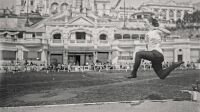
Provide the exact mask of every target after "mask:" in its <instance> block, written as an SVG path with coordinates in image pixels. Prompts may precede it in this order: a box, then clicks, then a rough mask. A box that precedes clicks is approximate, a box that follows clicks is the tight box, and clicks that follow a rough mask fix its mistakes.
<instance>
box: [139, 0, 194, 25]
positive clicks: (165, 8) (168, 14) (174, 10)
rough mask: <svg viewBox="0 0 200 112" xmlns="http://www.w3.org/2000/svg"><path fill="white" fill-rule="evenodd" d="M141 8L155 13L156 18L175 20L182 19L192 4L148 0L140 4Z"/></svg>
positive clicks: (192, 7)
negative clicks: (148, 0)
mask: <svg viewBox="0 0 200 112" xmlns="http://www.w3.org/2000/svg"><path fill="white" fill-rule="evenodd" d="M140 8H141V9H148V10H149V11H152V12H154V13H155V16H156V18H158V19H161V20H167V21H169V20H171V21H177V20H178V19H183V17H184V14H185V13H186V12H187V13H192V12H193V11H194V6H193V5H192V4H190V3H177V2H175V1H173V0H169V1H167V2H166V1H160V0H159V1H154V2H152V1H150V2H148V3H144V4H142V5H141V6H140Z"/></svg>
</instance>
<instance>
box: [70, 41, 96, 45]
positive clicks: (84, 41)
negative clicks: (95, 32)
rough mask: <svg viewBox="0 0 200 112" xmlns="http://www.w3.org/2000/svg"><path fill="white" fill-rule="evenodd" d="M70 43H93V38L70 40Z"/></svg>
mask: <svg viewBox="0 0 200 112" xmlns="http://www.w3.org/2000/svg"><path fill="white" fill-rule="evenodd" d="M69 43H70V44H88V43H89V44H91V43H93V41H92V40H69Z"/></svg>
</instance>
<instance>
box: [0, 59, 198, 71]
mask: <svg viewBox="0 0 200 112" xmlns="http://www.w3.org/2000/svg"><path fill="white" fill-rule="evenodd" d="M171 64H172V62H171V63H170V62H163V68H167V67H169V66H170V65H171ZM132 69H133V64H132V63H131V64H128V63H125V64H115V65H113V64H111V63H109V62H107V63H102V62H96V63H94V64H90V65H89V64H86V65H84V66H79V65H70V64H68V65H67V64H49V65H45V64H38V63H33V62H25V63H8V64H4V65H3V66H1V67H0V71H3V72H13V73H15V72H28V71H46V72H47V73H48V72H60V71H66V72H73V71H76V72H83V71H98V72H101V71H104V70H122V71H126V72H127V71H128V70H132ZM178 69H180V70H183V69H196V67H195V63H194V62H187V63H184V64H182V65H181V66H180V67H179V68H178ZM139 70H141V71H146V70H152V67H151V63H150V62H148V61H142V62H141V66H140V68H139Z"/></svg>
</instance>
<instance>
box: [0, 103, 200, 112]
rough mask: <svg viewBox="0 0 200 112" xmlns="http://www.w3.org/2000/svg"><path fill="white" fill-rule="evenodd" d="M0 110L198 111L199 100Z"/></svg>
mask: <svg viewBox="0 0 200 112" xmlns="http://www.w3.org/2000/svg"><path fill="white" fill-rule="evenodd" d="M0 112H200V102H192V101H171V100H167V101H127V102H126V101H124V102H104V103H85V104H63V105H45V106H22V107H3V108H0Z"/></svg>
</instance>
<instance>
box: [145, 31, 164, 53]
mask: <svg viewBox="0 0 200 112" xmlns="http://www.w3.org/2000/svg"><path fill="white" fill-rule="evenodd" d="M161 33H162V32H161V31H159V30H152V31H149V32H148V33H147V34H146V36H145V41H146V43H147V47H148V48H147V50H148V51H152V50H157V51H158V52H160V53H162V54H163V51H162V49H161V41H162V40H161Z"/></svg>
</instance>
